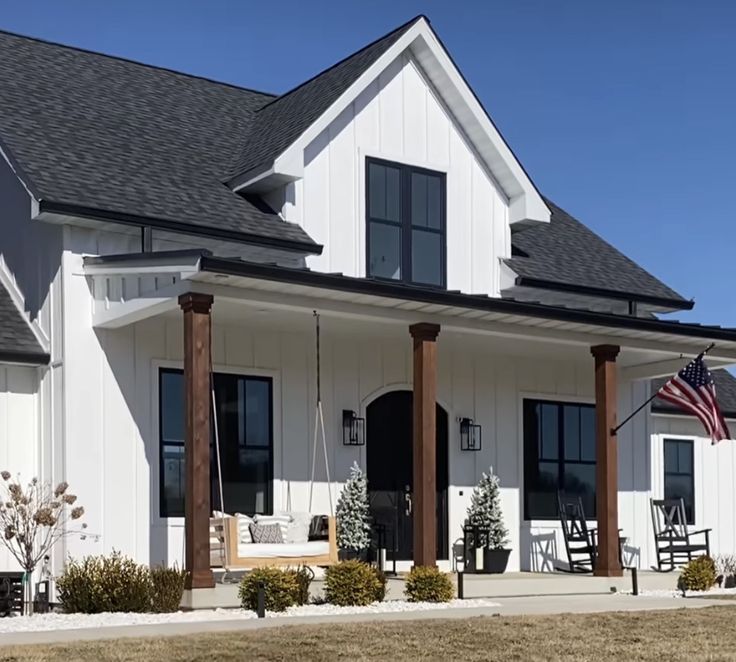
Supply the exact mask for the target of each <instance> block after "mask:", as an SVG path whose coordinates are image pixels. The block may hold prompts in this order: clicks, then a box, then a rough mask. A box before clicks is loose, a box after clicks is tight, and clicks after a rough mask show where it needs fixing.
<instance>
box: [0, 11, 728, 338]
mask: <svg viewBox="0 0 736 662" xmlns="http://www.w3.org/2000/svg"><path fill="white" fill-rule="evenodd" d="M420 13H424V14H426V15H427V16H428V17H429V19H430V20H431V22H432V25H433V27H434V29H435V30H436V31H437V32H438V33H439V35H440V37H441V38H442V40H443V41H444V43H445V45H446V46H447V48H448V49H449V50H450V52H451V54H452V56H453V58H454V59H455V61H456V63H457V64H458V66H459V67H460V69H461V70H462V71H463V73H464V75H465V77H466V78H467V79H468V81H469V82H470V84H471V85H472V87H473V88H474V89H475V91H476V93H477V94H478V96H479V97H480V99H481V101H482V102H483V104H484V105H485V106H486V108H487V110H488V111H489V113H490V114H491V116H492V117H493V119H494V121H495V122H496V125H497V126H498V127H499V128H500V130H501V132H502V133H503V135H504V136H505V138H506V139H507V141H508V142H509V143H510V145H511V147H512V149H513V150H514V151H515V153H516V154H517V156H518V157H519V158H520V160H521V161H522V163H523V164H524V166H525V167H526V169H527V171H528V172H529V173H530V175H531V177H532V179H533V180H534V181H535V183H536V184H537V186H538V187H539V188H540V190H541V191H542V192H543V193H544V194H545V195H547V196H548V197H550V198H552V199H553V200H555V202H557V203H558V204H559V205H560V206H562V207H564V208H566V209H567V210H568V211H569V212H571V213H572V214H573V215H576V216H578V217H579V218H580V219H581V220H582V221H584V222H585V223H586V224H588V225H589V226H590V227H592V228H593V229H594V230H595V231H597V232H598V233H600V234H601V235H603V236H604V237H605V238H606V239H607V240H608V241H610V242H611V243H612V244H614V245H615V246H617V247H618V248H620V249H621V250H622V251H623V252H624V253H626V254H627V255H629V256H630V257H632V258H633V259H634V260H636V261H637V262H639V263H640V264H641V265H642V266H644V267H645V268H647V269H648V270H650V271H651V272H652V273H654V275H656V276H658V277H659V278H661V279H662V280H664V281H665V282H666V283H667V284H669V285H670V286H671V287H673V288H674V289H676V290H677V291H678V292H680V293H681V294H683V295H684V296H686V297H688V298H690V297H692V298H694V299H695V300H696V307H695V310H694V311H693V312H692V313H683V314H678V315H677V317H678V318H679V319H691V320H697V321H700V322H703V323H711V324H721V325H726V326H736V292H734V288H735V287H736V278H735V276H736V268H735V266H734V265H735V264H736V246H735V243H736V223H735V221H736V203H735V201H734V199H733V198H734V193H736V2H731V1H729V0H720V1H718V0H699V1H697V2H696V1H694V0H659V1H655V0H609V1H608V2H604V1H603V0H599V1H594V2H591V1H590V0H568V1H565V0H558V1H554V0H504V1H500V0H478V1H470V0H466V1H462V0H454V1H452V2H451V1H450V0H444V1H439V0H434V1H425V2H415V1H412V0H390V1H389V0H370V2H368V1H364V2H355V1H349V0H336V1H333V2H326V1H324V2H323V1H320V0H281V1H272V2H264V1H263V0H259V1H258V2H253V1H251V0H239V1H237V2H236V1H235V0H230V1H228V0H147V1H145V2H144V1H142V0H127V1H126V2H122V1H117V2H114V1H113V0H106V1H104V2H103V1H100V0H22V1H21V0H3V2H2V4H1V5H0V28H2V29H6V30H10V31H14V32H20V33H22V34H28V35H32V36H36V37H42V38H45V39H50V40H53V41H60V42H62V43H67V44H71V45H75V46H80V47H84V48H89V49H93V50H98V51H103V52H105V53H110V54H113V55H121V56H124V57H129V58H132V59H135V60H140V61H143V62H147V63H151V64H156V65H161V66H165V67H170V68H174V69H178V70H181V71H185V72H189V73H194V74H199V75H202V76H207V77H210V78H215V79H218V80H223V81H228V82H232V83H235V84H238V85H243V86H246V87H251V88H255V89H260V90H264V91H268V92H283V91H286V90H288V89H289V88H290V87H292V86H294V85H296V84H298V83H299V82H301V81H303V80H304V79H306V78H308V77H310V76H312V75H314V74H315V73H317V72H319V71H320V70H322V69H324V68H326V67H328V66H330V65H331V64H333V63H334V62H336V61H337V60H339V59H341V58H342V57H344V56H346V55H348V54H350V53H351V52H353V51H355V50H357V49H359V48H360V47H362V46H364V45H365V44H367V43H368V42H370V41H372V40H374V39H376V38H377V37H379V36H381V35H382V34H384V33H386V32H388V31H390V30H391V29H393V28H394V27H396V26H398V25H400V24H401V23H403V22H405V21H406V20H408V19H410V18H411V17H413V16H415V15H416V14H420ZM0 112H2V109H0Z"/></svg>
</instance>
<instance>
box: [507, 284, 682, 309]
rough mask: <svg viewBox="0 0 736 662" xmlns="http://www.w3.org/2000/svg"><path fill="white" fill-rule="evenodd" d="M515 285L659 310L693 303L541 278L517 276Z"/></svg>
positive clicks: (677, 307) (678, 307)
mask: <svg viewBox="0 0 736 662" xmlns="http://www.w3.org/2000/svg"><path fill="white" fill-rule="evenodd" d="M515 284H516V285H517V286H519V287H534V288H537V289H540V290H554V291H555V292H571V293H574V294H586V295H588V296H593V297H599V298H602V299H621V300H623V301H637V302H640V303H648V304H651V305H653V306H659V307H661V308H674V309H676V310H692V309H693V307H694V306H695V302H694V301H692V300H690V301H688V300H687V299H668V298H665V297H654V296H649V295H646V294H634V293H633V292H621V291H619V290H607V289H604V288H602V287H589V286H588V285H575V284H573V283H560V282H557V281H550V280H542V279H541V278H528V277H526V276H517V277H516V281H515Z"/></svg>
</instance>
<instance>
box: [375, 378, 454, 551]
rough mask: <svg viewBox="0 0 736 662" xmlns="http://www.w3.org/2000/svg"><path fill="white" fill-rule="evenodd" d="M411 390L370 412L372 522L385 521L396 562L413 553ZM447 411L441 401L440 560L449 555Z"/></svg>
mask: <svg viewBox="0 0 736 662" xmlns="http://www.w3.org/2000/svg"><path fill="white" fill-rule="evenodd" d="M412 401H413V394H412V392H411V391H392V392H390V393H386V394H385V395H382V396H381V397H379V398H376V399H375V400H374V401H373V402H372V403H371V404H370V405H368V409H367V412H366V428H367V430H366V432H367V439H366V454H367V474H368V492H369V495H370V503H371V515H372V517H373V521H374V522H376V523H379V524H383V525H384V526H385V527H386V531H387V534H388V535H387V540H386V543H387V545H388V546H392V544H393V545H395V547H394V548H395V551H396V558H397V560H400V561H402V560H411V559H412V552H413V527H412V522H413V493H414V490H413V470H412V467H413V453H412V438H413V436H412V432H413V414H412ZM447 482H448V478H447V412H446V411H445V410H444V409H443V408H442V407H440V406H439V405H437V558H438V559H446V558H447Z"/></svg>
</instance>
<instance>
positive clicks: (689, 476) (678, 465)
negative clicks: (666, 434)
mask: <svg viewBox="0 0 736 662" xmlns="http://www.w3.org/2000/svg"><path fill="white" fill-rule="evenodd" d="M694 476H695V472H694V471H693V442H692V441H691V440H690V439H665V440H664V498H665V499H682V500H683V501H684V502H685V518H686V519H687V523H688V524H695V478H694Z"/></svg>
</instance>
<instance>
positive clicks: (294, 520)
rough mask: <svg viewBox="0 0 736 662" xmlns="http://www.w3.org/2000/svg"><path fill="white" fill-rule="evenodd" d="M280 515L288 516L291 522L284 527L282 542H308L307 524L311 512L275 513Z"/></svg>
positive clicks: (309, 520) (309, 521) (310, 518)
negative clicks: (284, 532) (284, 533)
mask: <svg viewBox="0 0 736 662" xmlns="http://www.w3.org/2000/svg"><path fill="white" fill-rule="evenodd" d="M277 515H279V516H282V517H289V518H290V519H291V522H290V524H289V526H288V528H287V529H286V535H285V536H284V542H291V543H303V542H309V526H310V524H311V523H312V515H311V513H295V512H288V513H277Z"/></svg>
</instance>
